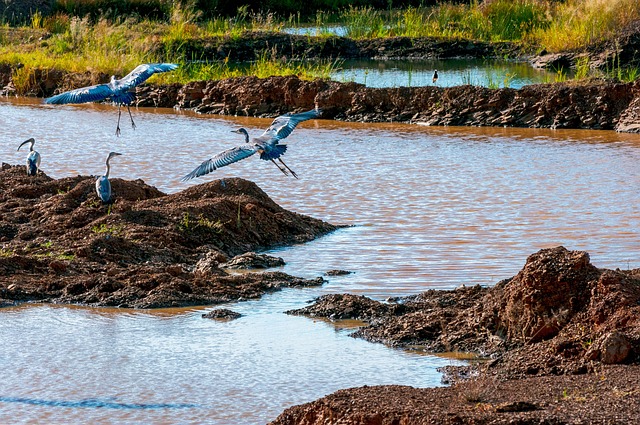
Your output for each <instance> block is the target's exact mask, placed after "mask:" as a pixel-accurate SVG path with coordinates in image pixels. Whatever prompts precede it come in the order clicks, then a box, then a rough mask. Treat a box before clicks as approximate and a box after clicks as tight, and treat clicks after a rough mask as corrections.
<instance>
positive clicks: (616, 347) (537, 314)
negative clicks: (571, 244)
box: [289, 247, 640, 376]
mask: <svg viewBox="0 0 640 425" xmlns="http://www.w3.org/2000/svg"><path fill="white" fill-rule="evenodd" d="M391 301H392V302H390V303H383V302H379V301H375V300H371V299H368V298H366V297H362V296H355V295H327V296H324V297H321V298H319V299H318V300H316V302H315V304H313V305H311V306H308V307H305V308H302V309H299V310H295V311H292V312H289V313H292V314H303V315H309V316H314V317H318V316H321V317H328V318H335V319H338V318H339V319H346V318H353V319H360V320H365V321H368V322H369V324H368V325H367V326H364V327H362V328H360V329H359V330H357V331H356V332H355V333H354V334H353V335H354V336H356V337H361V338H364V339H367V340H369V341H374V342H382V343H385V344H388V345H391V346H395V347H416V346H418V347H422V348H423V349H424V350H425V351H430V352H448V351H465V352H475V353H478V354H481V355H483V356H488V357H492V358H494V361H492V362H491V363H490V364H489V366H490V368H491V369H493V370H496V371H497V372H501V373H502V372H504V373H508V375H509V376H515V375H531V374H533V375H535V374H540V375H543V374H562V373H585V372H587V371H591V370H593V367H594V365H595V364H598V363H605V364H611V363H637V362H638V361H640V269H636V270H629V271H621V270H607V269H598V268H596V267H595V266H593V265H592V264H591V263H590V261H589V255H588V254H587V253H586V252H583V251H568V250H567V249H566V248H564V247H557V248H552V249H543V250H541V251H539V252H537V253H535V254H533V255H531V256H529V258H528V259H527V262H526V264H525V266H524V268H523V269H522V270H521V271H520V272H519V273H518V274H517V275H516V276H514V277H512V278H511V279H506V280H503V281H501V282H499V283H498V284H497V285H496V286H494V287H491V288H482V287H480V286H474V287H464V286H461V287H459V288H457V289H455V290H451V291H436V290H430V291H427V292H424V293H422V294H419V295H416V296H412V297H403V298H397V299H394V300H391ZM363 312H364V313H363ZM497 372H496V373H497Z"/></svg>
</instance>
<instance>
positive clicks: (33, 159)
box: [18, 137, 40, 176]
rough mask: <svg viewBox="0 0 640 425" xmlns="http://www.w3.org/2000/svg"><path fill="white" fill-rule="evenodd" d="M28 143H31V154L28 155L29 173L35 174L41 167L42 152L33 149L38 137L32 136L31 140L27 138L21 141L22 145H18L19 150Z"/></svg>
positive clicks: (30, 174)
mask: <svg viewBox="0 0 640 425" xmlns="http://www.w3.org/2000/svg"><path fill="white" fill-rule="evenodd" d="M27 143H30V145H29V155H27V175H28V176H35V175H36V174H37V173H38V170H39V169H40V154H39V153H38V152H37V151H35V150H34V149H33V145H34V144H35V143H36V139H34V138H33V137H32V138H30V139H29V140H25V141H24V142H22V143H20V146H18V150H20V148H21V147H23V146H24V145H26V144H27Z"/></svg>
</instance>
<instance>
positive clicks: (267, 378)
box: [0, 99, 640, 424]
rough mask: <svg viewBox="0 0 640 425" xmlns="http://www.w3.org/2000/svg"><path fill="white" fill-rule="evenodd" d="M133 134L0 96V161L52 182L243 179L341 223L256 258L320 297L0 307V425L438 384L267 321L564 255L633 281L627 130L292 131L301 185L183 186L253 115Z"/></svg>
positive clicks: (187, 118) (251, 123) (164, 413)
mask: <svg viewBox="0 0 640 425" xmlns="http://www.w3.org/2000/svg"><path fill="white" fill-rule="evenodd" d="M133 113H134V119H135V120H136V123H137V125H138V128H137V129H136V130H135V131H134V130H133V129H132V128H131V127H130V125H129V124H128V120H127V119H124V117H123V126H122V136H121V137H120V138H116V137H115V136H114V131H115V124H116V117H117V112H116V108H114V107H112V106H109V105H78V106H62V107H50V106H44V105H42V104H40V102H39V101H37V100H33V99H21V100H15V99H5V100H1V101H0V126H2V128H3V130H2V131H3V135H2V138H1V139H0V140H1V141H0V161H2V162H8V163H12V164H17V163H22V162H23V160H24V157H25V156H26V155H25V153H24V152H22V151H21V152H16V149H17V146H18V145H19V143H20V142H22V141H23V140H25V139H27V138H29V137H35V138H36V140H37V143H36V149H37V150H39V151H40V153H41V154H42V169H43V170H44V172H46V173H47V174H49V175H50V176H52V177H56V178H59V177H63V176H69V175H76V174H84V175H86V174H93V175H98V174H102V173H103V172H104V160H105V157H106V155H107V153H108V152H109V151H111V150H115V151H119V152H121V153H123V156H120V157H117V158H116V159H114V160H113V161H112V170H111V173H112V176H113V177H120V178H125V179H136V178H142V179H143V180H145V181H146V182H147V183H149V184H152V185H154V186H156V187H158V188H159V189H161V190H163V191H165V192H175V191H179V190H182V189H184V188H186V187H189V186H190V185H193V184H198V183H200V182H204V181H209V180H212V179H215V178H224V177H236V176H239V177H243V178H246V179H249V180H252V181H255V182H256V183H257V184H258V185H259V186H260V187H261V188H262V189H264V190H265V191H266V192H267V193H268V194H269V195H270V196H271V197H272V198H273V199H274V200H275V201H276V202H277V203H279V204H280V205H282V206H284V207H285V208H288V209H291V210H293V211H296V212H299V213H302V214H308V215H311V216H314V217H317V218H322V219H324V220H327V221H330V222H332V223H337V224H349V225H352V226H353V227H349V228H346V229H343V230H340V231H337V232H335V233H333V234H330V235H328V236H326V237H323V238H321V239H318V240H316V241H314V242H311V243H308V244H304V245H296V246H292V247H286V248H280V249H275V250H272V251H271V253H272V254H274V255H278V256H281V257H283V258H284V259H285V261H286V262H287V265H286V266H284V267H283V270H284V271H285V272H288V273H291V274H294V275H298V276H302V277H315V276H319V275H322V274H323V273H324V272H326V271H328V270H331V269H345V270H349V271H353V272H354V273H353V274H350V275H347V276H340V277H329V278H327V279H328V283H327V284H325V285H324V286H323V287H321V288H313V289H304V290H286V291H282V292H280V293H276V294H271V295H268V296H266V297H264V298H263V299H262V300H259V301H251V302H241V303H236V304H232V305H226V306H225V307H228V308H231V309H233V310H235V311H238V312H240V313H242V314H244V316H243V317H242V318H240V319H238V320H235V321H231V322H224V321H214V320H205V319H202V318H201V317H200V316H201V314H202V313H203V312H206V311H208V310H210V309H211V307H204V308H201V309H176V310H162V311H135V310H106V309H89V308H76V307H60V306H42V305H35V306H22V307H18V308H8V309H3V310H0V341H2V344H1V345H0V368H1V369H2V370H3V376H2V383H1V384H0V423H88V422H91V423H96V424H100V423H105V424H106V423H127V424H131V423H154V424H155V423H157V424H162V423H167V424H169V423H185V424H187V423H193V424H202V423H211V424H259V423H266V422H268V421H269V420H272V419H274V418H275V417H276V416H277V415H278V414H279V413H280V412H281V411H282V410H283V409H284V408H286V407H288V406H291V405H294V404H299V403H303V402H307V401H311V400H314V399H316V398H319V397H321V396H323V395H325V394H328V393H331V392H333V391H335V390H337V389H339V388H345V387H352V386H361V385H375V384H386V383H396V384H406V385H412V386H417V387H425V386H434V385H438V384H439V381H440V375H439V373H438V372H437V371H436V368H437V367H438V366H443V365H447V364H457V362H458V360H453V359H447V358H441V357H435V356H430V355H425V354H421V353H417V352H403V351H400V350H394V349H390V348H387V347H384V346H382V345H378V344H370V343H367V342H364V341H360V340H356V339H353V338H351V337H349V336H348V334H349V329H348V328H343V327H334V325H332V324H329V323H326V322H323V321H317V320H311V319H307V318H303V317H291V316H287V315H284V314H283V313H282V312H283V311H285V310H287V309H290V308H296V307H301V306H303V305H305V303H306V302H307V301H308V300H310V299H312V298H313V297H315V296H318V295H322V294H326V293H334V292H351V293H360V294H365V295H367V296H370V297H374V298H376V299H384V298H386V297H388V296H397V295H408V294H414V293H417V292H420V291H423V290H426V289H429V288H453V287H455V286H457V285H460V284H467V285H475V284H481V285H493V284H495V283H496V282H497V281H499V280H501V279H503V278H508V277H511V276H512V275H514V274H515V273H517V271H518V270H519V269H520V268H521V267H522V265H523V264H524V262H525V260H526V257H527V256H528V255H529V254H532V253H534V252H536V251H537V250H539V249H541V248H545V247H552V246H557V245H564V246H566V247H567V248H568V249H582V250H586V251H588V252H589V253H590V254H591V259H592V262H593V263H594V264H595V265H596V266H598V267H609V268H616V267H619V268H636V267H640V249H639V248H640V242H638V241H640V211H639V208H640V207H638V206H639V205H640V191H639V190H638V187H640V167H638V164H639V163H640V136H636V135H625V134H616V133H613V132H593V131H549V130H522V129H504V128H501V129H483V128H441V127H438V128H436V127H421V126H416V125H413V126H410V125H397V124H393V125H391V124H347V123H340V122H333V121H326V120H317V121H312V122H308V123H304V124H303V125H301V126H300V128H299V129H296V131H295V132H294V133H293V134H292V135H291V136H290V137H289V139H287V143H288V145H289V150H288V151H287V154H286V158H285V161H286V162H287V164H288V165H289V166H290V167H291V168H292V169H294V170H295V171H296V172H297V173H298V175H299V177H300V179H299V180H295V179H292V178H287V177H285V176H284V175H282V174H281V173H280V171H278V169H277V168H276V167H274V166H273V164H271V163H269V162H267V161H261V160H259V158H257V157H252V158H249V159H246V160H244V161H241V162H239V163H236V164H232V165H230V166H228V167H225V168H223V169H221V170H217V171H216V172H215V174H212V175H209V176H206V177H205V178H202V179H199V180H196V181H192V182H190V183H182V182H180V178H181V177H182V176H183V175H185V174H186V173H188V172H189V171H191V169H193V168H194V167H195V166H196V165H198V164H199V163H200V162H201V161H202V160H204V159H207V158H208V157H210V156H211V155H212V154H214V153H217V152H219V151H220V150H222V149H225V148H228V147H231V146H234V145H236V144H238V143H239V142H241V138H240V137H239V136H238V135H237V134H234V133H231V132H230V131H231V130H232V129H235V128H237V127H238V126H244V127H246V128H248V130H249V132H250V133H251V134H254V135H257V134H260V133H261V132H262V130H263V129H264V128H265V127H266V126H267V125H268V124H269V122H270V120H264V119H253V118H241V117H220V116H196V115H194V114H191V113H187V112H176V111H173V110H162V109H158V110H153V109H138V110H134V111H133Z"/></svg>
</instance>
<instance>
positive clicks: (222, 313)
mask: <svg viewBox="0 0 640 425" xmlns="http://www.w3.org/2000/svg"><path fill="white" fill-rule="evenodd" d="M202 317H203V318H205V319H229V320H233V319H237V318H239V317H242V314H240V313H237V312H235V311H233V310H229V309H226V308H217V309H215V310H211V311H210V312H208V313H206V314H203V315H202Z"/></svg>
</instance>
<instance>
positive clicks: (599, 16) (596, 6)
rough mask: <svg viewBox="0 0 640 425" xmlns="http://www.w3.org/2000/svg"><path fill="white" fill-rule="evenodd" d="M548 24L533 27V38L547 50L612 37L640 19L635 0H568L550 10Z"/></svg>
mask: <svg viewBox="0 0 640 425" xmlns="http://www.w3.org/2000/svg"><path fill="white" fill-rule="evenodd" d="M550 14H551V16H552V18H551V20H550V22H549V25H548V26H547V27H546V28H541V29H538V30H535V31H532V36H533V38H534V39H535V42H536V43H537V44H538V45H539V46H540V47H541V48H544V49H545V50H547V51H549V52H560V51H564V50H571V49H579V48H582V47H584V46H587V45H589V44H591V43H595V42H598V41H602V40H605V39H608V38H611V37H613V36H614V35H615V34H616V32H618V31H620V30H621V29H622V28H624V27H625V26H626V25H628V24H629V23H631V22H633V21H635V20H638V19H640V2H638V1H637V0H611V1H607V0H567V1H566V2H565V3H560V4H558V5H557V6H556V7H555V8H553V9H551V10H550Z"/></svg>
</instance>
